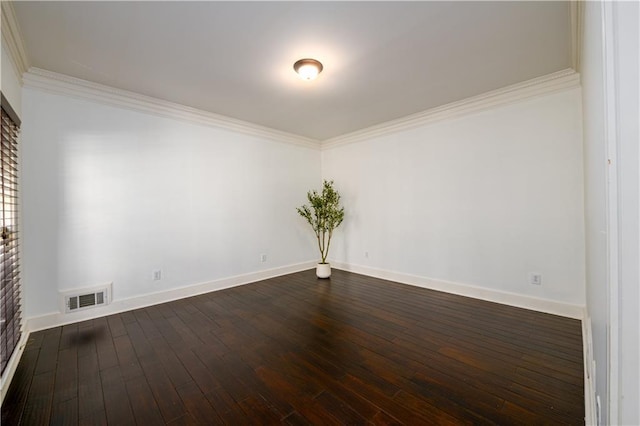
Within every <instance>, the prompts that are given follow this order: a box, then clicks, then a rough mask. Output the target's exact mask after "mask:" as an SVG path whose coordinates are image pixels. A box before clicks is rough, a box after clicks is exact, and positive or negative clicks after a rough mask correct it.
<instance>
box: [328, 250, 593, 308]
mask: <svg viewBox="0 0 640 426" xmlns="http://www.w3.org/2000/svg"><path fill="white" fill-rule="evenodd" d="M331 266H332V267H334V268H336V269H342V270H344V271H351V272H355V273H358V274H362V275H368V276H371V277H375V278H381V279H385V280H389V281H396V282H399V283H402V284H409V285H414V286H417V287H423V288H428V289H432V290H438V291H444V292H446V293H452V294H458V295H460V296H466V297H472V298H474V299H481V300H486V301H489V302H495V303H501V304H503V305H510V306H515V307H518V308H525V309H530V310H534V311H538V312H545V313H548V314H554V315H559V316H563V317H568V318H574V319H582V317H583V313H584V306H581V305H574V304H571V303H563V302H557V301H555V300H549V299H541V298H538V297H532V296H525V295H522V294H516V293H509V292H506V291H500V290H493V289H489V288H485V287H478V286H474V285H470V284H462V283H456V282H452V281H443V280H436V279H432V278H426V277H420V276H417V275H410V274H405V273H401V272H393V271H386V270H383V269H376V268H370V267H368V266H361V265H353V264H349V263H342V262H331Z"/></svg>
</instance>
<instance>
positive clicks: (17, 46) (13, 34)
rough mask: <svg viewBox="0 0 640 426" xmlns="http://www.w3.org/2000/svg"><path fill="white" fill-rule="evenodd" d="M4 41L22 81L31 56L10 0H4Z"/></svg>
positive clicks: (2, 4)
mask: <svg viewBox="0 0 640 426" xmlns="http://www.w3.org/2000/svg"><path fill="white" fill-rule="evenodd" d="M1 7H2V41H3V42H4V43H3V44H4V45H5V46H6V48H7V50H8V53H9V56H10V57H11V59H12V62H13V66H14V67H15V68H16V74H17V75H18V78H19V79H20V82H21V83H22V74H24V73H25V72H27V71H28V70H29V57H28V55H27V50H26V49H25V45H24V40H23V38H22V33H21V32H20V25H19V24H18V19H17V18H16V14H15V11H14V9H13V4H12V3H11V2H9V1H2V2H1Z"/></svg>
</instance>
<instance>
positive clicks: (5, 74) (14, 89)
mask: <svg viewBox="0 0 640 426" xmlns="http://www.w3.org/2000/svg"><path fill="white" fill-rule="evenodd" d="M1 60H2V62H1V63H0V72H2V75H1V76H0V90H2V93H3V94H4V97H5V98H7V100H8V101H9V103H10V104H11V108H13V110H14V111H15V112H16V114H18V116H19V117H21V119H22V87H21V86H20V79H19V78H18V75H17V74H16V68H15V67H14V65H13V61H12V59H11V56H10V55H9V51H8V50H7V48H6V46H5V45H4V39H3V40H2V57H1Z"/></svg>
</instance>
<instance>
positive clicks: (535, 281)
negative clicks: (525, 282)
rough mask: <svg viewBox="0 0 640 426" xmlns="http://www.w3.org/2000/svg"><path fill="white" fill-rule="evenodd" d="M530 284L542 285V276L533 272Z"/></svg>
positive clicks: (530, 275)
mask: <svg viewBox="0 0 640 426" xmlns="http://www.w3.org/2000/svg"><path fill="white" fill-rule="evenodd" d="M529 284H533V285H542V274H538V273H536V272H531V273H530V274H529Z"/></svg>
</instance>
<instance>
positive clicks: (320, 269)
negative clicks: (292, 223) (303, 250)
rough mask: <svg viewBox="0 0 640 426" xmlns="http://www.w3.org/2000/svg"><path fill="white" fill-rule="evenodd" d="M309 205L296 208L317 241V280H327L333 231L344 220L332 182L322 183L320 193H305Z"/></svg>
mask: <svg viewBox="0 0 640 426" xmlns="http://www.w3.org/2000/svg"><path fill="white" fill-rule="evenodd" d="M307 199H308V200H309V205H308V206H307V205H306V204H305V205H303V206H302V207H298V208H297V210H298V213H300V216H302V217H304V218H305V219H307V222H309V225H311V228H313V232H315V234H316V238H317V239H318V249H320V258H321V260H320V262H319V263H318V265H317V267H316V275H317V276H318V278H329V277H330V276H331V265H329V264H328V263H327V255H328V254H329V245H330V244H331V237H332V235H333V230H334V229H336V228H337V227H338V226H339V225H340V224H341V223H342V220H343V219H344V207H340V194H338V192H337V191H336V190H335V189H333V181H326V180H325V181H324V182H323V184H322V193H318V191H316V190H315V189H314V190H313V191H309V192H307Z"/></svg>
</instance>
